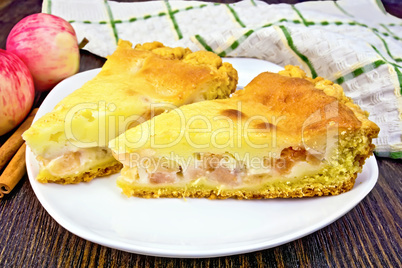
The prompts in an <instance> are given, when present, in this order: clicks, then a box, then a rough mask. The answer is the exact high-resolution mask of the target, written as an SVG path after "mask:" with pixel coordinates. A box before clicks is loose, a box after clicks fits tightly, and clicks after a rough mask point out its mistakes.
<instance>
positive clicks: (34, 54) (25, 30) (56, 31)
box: [7, 13, 80, 91]
mask: <svg viewBox="0 0 402 268" xmlns="http://www.w3.org/2000/svg"><path fill="white" fill-rule="evenodd" d="M7 51H9V52H12V53H14V54H15V55H17V56H18V57H20V59H22V61H23V62H24V63H25V64H26V65H27V66H28V69H29V71H30V72H31V74H32V77H33V79H34V83H35V88H36V90H38V91H46V90H50V89H52V87H53V86H54V85H56V84H57V83H58V82H60V81H61V80H63V79H64V78H66V77H69V76H71V75H73V74H75V73H76V72H77V71H78V68H79V61H80V60H79V49H78V43H77V36H76V35H75V31H74V29H73V27H72V26H71V24H70V23H68V22H67V21H65V20H64V19H62V18H59V17H56V16H53V15H49V14H45V13H38V14H33V15H30V16H28V17H25V18H24V19H22V20H21V21H19V22H18V23H17V24H16V25H15V26H14V28H13V29H12V30H11V32H10V34H9V35H8V38H7Z"/></svg>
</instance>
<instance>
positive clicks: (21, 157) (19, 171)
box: [0, 143, 26, 194]
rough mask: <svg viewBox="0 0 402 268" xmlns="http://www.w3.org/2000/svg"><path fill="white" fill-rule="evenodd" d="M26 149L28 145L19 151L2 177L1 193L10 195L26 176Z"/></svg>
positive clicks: (0, 183)
mask: <svg viewBox="0 0 402 268" xmlns="http://www.w3.org/2000/svg"><path fill="white" fill-rule="evenodd" d="M25 149H26V144H25V143H24V144H22V146H21V147H20V148H19V149H18V151H17V153H16V154H15V156H14V157H13V158H12V159H11V161H10V163H8V165H7V167H6V168H5V169H4V171H3V174H1V176H0V193H1V194H8V193H10V192H11V190H12V189H14V187H15V185H17V183H18V182H19V181H20V180H21V178H22V177H23V176H24V175H25V172H26V168H25Z"/></svg>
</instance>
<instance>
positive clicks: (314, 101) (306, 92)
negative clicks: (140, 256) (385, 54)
mask: <svg viewBox="0 0 402 268" xmlns="http://www.w3.org/2000/svg"><path fill="white" fill-rule="evenodd" d="M239 101H240V102H241V103H242V108H243V109H242V110H241V111H240V110H236V105H235V104H236V102H239ZM333 103H335V104H336V105H335V106H331V105H332V104H333ZM328 107H329V108H328ZM334 107H335V112H336V115H335V116H328V118H327V117H326V114H325V113H326V112H328V114H331V109H334ZM180 110H181V112H183V114H185V115H186V117H189V118H191V116H194V115H196V114H202V115H204V116H207V117H208V116H209V117H208V118H213V116H214V115H219V116H225V117H227V118H230V119H231V120H232V121H233V122H235V123H236V122H243V121H245V120H247V119H248V118H250V117H252V116H254V115H259V114H262V113H265V114H264V115H266V118H269V117H270V116H271V115H274V116H281V115H285V116H286V117H287V119H288V120H284V121H282V122H279V123H278V124H273V123H271V122H259V123H258V124H256V125H255V126H254V128H255V129H260V128H261V129H264V128H267V129H271V130H272V129H273V128H275V130H276V134H277V138H278V139H277V144H276V145H277V146H276V148H272V151H273V150H277V151H275V152H276V153H278V152H279V153H280V152H281V151H282V150H283V149H284V148H288V147H289V146H290V147H289V148H292V146H299V145H300V144H301V140H302V139H303V138H304V139H306V140H307V141H309V140H310V141H312V142H315V143H314V144H318V145H320V144H324V146H325V139H326V137H327V136H326V135H327V131H328V126H331V125H333V124H336V126H337V128H336V131H339V132H337V133H339V136H340V137H339V140H338V142H337V148H336V150H338V151H337V159H335V160H333V159H329V160H328V159H327V160H326V161H328V164H327V165H326V166H323V167H322V169H320V170H318V171H317V172H318V173H316V174H310V175H303V176H302V177H292V178H288V179H284V180H283V181H282V182H275V178H274V182H272V183H271V182H270V176H266V177H263V185H258V184H257V185H256V184H254V185H252V186H250V187H248V186H246V187H242V186H239V187H232V188H231V187H220V186H216V185H205V184H202V185H196V186H194V185H193V183H192V181H190V182H189V183H188V184H186V185H180V183H178V185H175V184H172V185H169V184H160V185H155V184H148V185H147V184H146V183H143V182H142V183H138V182H136V181H135V179H134V180H131V181H130V178H129V177H125V175H123V176H121V177H120V178H119V179H118V182H117V183H118V185H119V187H120V188H122V190H123V193H124V194H126V195H127V196H138V197H146V198H158V197H206V198H212V199H225V198H238V199H259V198H296V197H312V196H323V195H337V194H340V193H343V192H346V191H349V190H350V189H352V188H353V185H354V183H355V179H356V177H357V174H358V173H359V172H361V170H362V167H363V165H364V163H365V160H366V159H367V158H368V157H369V156H370V155H372V152H373V150H374V145H373V144H372V139H373V138H376V137H377V135H378V132H379V128H378V126H377V125H376V124H375V123H373V122H371V121H370V120H369V119H368V113H367V112H365V111H363V110H361V108H360V107H359V106H358V105H356V104H354V103H353V101H352V100H351V99H350V98H348V97H347V96H345V94H344V92H343V90H342V87H340V86H339V85H337V84H334V83H333V82H331V81H329V80H325V79H323V78H321V77H317V78H315V79H312V78H309V77H307V76H306V74H305V73H304V72H303V71H302V70H301V69H300V68H298V67H295V66H286V67H285V70H284V71H281V72H279V75H278V74H273V73H268V72H266V73H262V74H260V75H258V76H257V77H256V78H255V79H254V80H253V81H252V82H250V84H249V85H247V86H246V87H245V89H244V90H240V91H237V92H236V93H235V94H233V96H232V97H231V98H230V99H226V100H213V101H205V102H200V103H195V104H191V105H186V106H183V107H181V108H180ZM317 110H320V111H321V113H319V114H318V115H319V116H322V117H323V118H324V119H323V120H319V121H317V122H315V123H312V124H309V125H308V126H307V127H306V128H304V129H303V127H304V125H302V123H303V122H305V121H306V120H307V119H308V118H309V116H311V114H313V113H314V112H315V111H317ZM175 120H176V119H175V118H174V115H170V113H167V114H162V115H160V116H158V117H156V118H154V119H152V121H153V124H154V126H156V128H155V132H154V133H153V138H154V139H155V140H156V143H157V144H163V142H167V143H168V142H170V139H172V134H175V133H176V132H177V133H181V132H182V131H186V129H184V130H183V129H182V128H181V127H180V126H179V125H177V126H176V125H175ZM162 122H163V123H164V124H161V125H163V126H164V128H163V129H161V130H160V131H159V130H158V127H157V126H158V123H159V124H160V123H162ZM211 122H212V124H215V123H214V121H213V120H211ZM144 125H145V129H147V126H146V124H144ZM166 125H169V131H168V133H169V135H166V134H165V129H166V127H165V126H166ZM219 127H221V128H222V127H224V126H222V125H219V124H217V123H216V124H215V125H212V129H217V128H219ZM143 129H144V127H143V128H142V129H141V130H143ZM302 130H303V131H304V132H303V134H304V136H303V137H302V134H301V132H302ZM271 132H272V131H271ZM271 132H270V131H268V132H267V131H266V132H264V133H262V132H261V133H257V134H255V135H254V134H251V137H253V138H254V140H255V141H259V140H264V139H270V138H271V136H270V135H273V134H271ZM141 133H142V132H141ZM141 133H140V132H139V131H138V130H137V129H136V128H134V129H131V130H129V131H128V132H126V133H125V135H126V137H127V136H128V137H130V138H131V139H133V140H134V139H135V138H136V137H137V136H136V135H138V134H141ZM189 135H191V133H190V134H189ZM208 135H209V136H208ZM252 135H254V136H252ZM173 136H174V135H173ZM234 136H236V133H235V134H234ZM261 137H262V138H261ZM158 138H159V140H158ZM242 138H244V137H242ZM118 139H120V142H119V144H120V146H121V147H120V148H119V150H124V151H125V152H126V153H127V152H128V153H136V152H141V150H147V149H152V147H151V145H150V144H149V143H146V144H144V145H143V146H142V147H134V148H130V147H124V146H125V141H124V137H121V136H120V137H118ZM208 140H211V136H210V134H209V133H204V134H202V135H198V136H197V141H199V143H200V144H204V142H205V141H208ZM225 142H226V140H223V139H221V140H220V141H219V142H217V143H218V144H224V143H225ZM177 144H178V145H177V146H176V147H171V148H168V149H166V150H165V151H163V149H158V150H155V154H157V155H158V157H168V154H167V152H168V151H169V150H170V151H175V152H176V153H178V154H180V155H181V156H183V155H186V154H187V155H189V153H188V152H189V151H191V147H189V146H188V145H187V143H185V142H183V143H180V142H179V143H177ZM242 144H245V143H242ZM235 146H236V144H235ZM318 147H319V146H318ZM225 150H227V151H228V152H229V153H234V152H239V151H241V152H248V153H252V154H254V155H255V156H261V150H254V149H253V148H251V147H238V148H235V149H233V148H225V149H222V150H218V149H217V148H213V147H211V148H207V149H205V151H204V152H208V153H213V154H221V153H224V152H225ZM236 150H237V151H236ZM265 153H266V152H265Z"/></svg>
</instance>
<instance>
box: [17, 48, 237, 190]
mask: <svg viewBox="0 0 402 268" xmlns="http://www.w3.org/2000/svg"><path fill="white" fill-rule="evenodd" d="M237 80H238V77H237V72H236V70H235V69H234V68H233V67H232V66H231V64H229V63H223V62H222V60H221V58H220V57H219V56H217V55H216V54H214V53H212V52H191V51H190V50H189V49H186V48H180V47H176V48H170V47H165V46H164V45H163V44H161V43H159V42H153V43H146V44H143V45H137V46H136V47H135V48H132V44H131V43H130V42H128V41H123V40H120V41H119V43H118V47H117V49H116V51H115V52H114V53H113V54H112V55H110V56H108V57H107V61H106V63H105V64H104V66H103V67H102V70H101V71H100V73H99V74H98V75H97V76H96V77H95V78H94V79H92V80H90V81H88V82H87V83H86V84H84V85H83V86H82V87H81V88H79V89H77V90H75V91H74V92H73V93H72V94H70V95H69V96H67V97H66V98H64V99H63V100H62V101H61V102H60V103H58V104H57V105H56V107H55V108H54V110H53V111H51V112H50V113H48V114H46V115H45V116H43V117H42V118H40V119H39V120H37V121H36V122H35V123H34V124H33V125H32V126H31V128H30V129H29V130H27V131H26V132H25V133H24V134H23V138H24V139H25V141H26V143H27V145H28V146H29V147H30V148H31V150H32V152H33V153H34V154H35V156H36V157H37V159H38V160H39V162H40V165H41V170H40V174H39V178H41V181H43V182H50V181H52V182H58V181H62V182H63V183H75V182H77V181H79V180H82V181H85V180H87V179H88V178H89V177H91V178H92V177H94V176H95V175H99V174H97V173H96V172H95V173H94V174H92V173H90V175H85V176H84V175H83V177H82V178H81V179H80V178H78V177H77V176H78V175H77V174H87V173H86V172H87V170H89V169H91V168H94V167H97V166H99V165H104V164H105V163H112V162H113V161H114V158H113V156H112V154H111V152H110V150H108V149H107V144H108V142H109V140H110V139H113V138H115V137H116V136H117V135H119V134H121V133H123V132H124V131H125V130H126V129H127V128H130V127H133V126H135V125H138V124H140V123H142V122H144V121H146V120H148V119H149V118H151V117H152V116H154V115H156V114H159V113H162V112H164V111H165V110H171V109H174V108H176V107H178V106H181V105H183V104H188V103H193V102H197V101H201V100H207V99H217V98H218V99H219V98H227V97H228V96H229V95H230V94H231V93H232V92H233V91H234V90H235V89H236V84H237ZM94 157H95V158H96V159H95V160H94V159H90V158H94ZM61 169H63V170H61ZM60 170H61V171H60ZM114 171H117V170H114ZM49 174H52V175H49Z"/></svg>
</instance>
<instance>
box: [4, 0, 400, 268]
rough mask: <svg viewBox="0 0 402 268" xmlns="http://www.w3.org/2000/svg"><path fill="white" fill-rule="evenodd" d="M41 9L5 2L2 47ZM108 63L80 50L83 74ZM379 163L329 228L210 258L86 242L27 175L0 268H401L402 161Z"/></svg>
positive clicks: (37, 4)
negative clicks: (368, 184) (367, 186)
mask: <svg viewBox="0 0 402 268" xmlns="http://www.w3.org/2000/svg"><path fill="white" fill-rule="evenodd" d="M221 2H228V1H221ZM231 2H233V1H231ZM274 2H279V1H274ZM292 2H295V1H292ZM40 10H41V1H40V0H27V1H17V0H14V1H12V0H3V1H1V3H0V48H2V49H4V48H5V42H6V38H7V34H8V32H9V31H10V30H11V28H12V26H13V25H14V24H15V23H16V22H17V21H18V20H20V19H22V18H23V17H25V16H26V15H29V14H32V13H35V12H40ZM103 63H104V59H102V58H99V57H96V56H94V55H92V54H90V53H88V52H84V51H82V54H81V67H80V71H83V70H88V69H92V68H96V67H100V66H102V64H103ZM9 135H10V134H9ZM9 135H5V136H2V137H0V144H2V143H3V142H4V141H5V140H6V139H7V137H8V136H9ZM377 161H378V165H379V170H380V176H379V178H378V183H377V185H376V186H375V187H374V189H373V190H372V191H371V192H370V194H368V196H367V197H366V198H364V199H363V201H362V202H360V203H359V204H358V205H357V206H356V207H355V208H353V209H352V210H351V211H350V212H349V213H347V214H346V215H345V216H343V217H342V218H340V219H339V220H337V221H335V222H334V223H332V224H330V225H329V226H327V227H325V228H323V229H321V230H319V231H317V232H315V233H313V234H311V235H308V236H306V237H304V238H301V239H298V240H296V241H293V242H290V243H287V244H284V245H282V246H278V247H275V248H271V249H267V250H262V251H258V252H253V253H248V254H241V255H234V256H228V257H219V258H207V259H174V258H161V257H150V256H143V255H137V254H132V253H127V252H123V251H119V250H116V249H111V248H107V247H104V246H100V245H97V244H94V243H92V242H89V241H86V240H84V239H81V238H80V237H77V236H75V235H73V234H72V233H70V232H68V231H67V230H65V229H64V228H63V227H61V226H60V225H59V224H58V223H57V222H56V221H55V220H53V218H51V217H50V216H49V214H48V213H47V212H46V211H45V210H44V208H43V207H42V206H41V204H40V203H39V201H38V199H37V198H36V196H35V194H34V192H33V190H32V188H31V185H30V183H29V181H28V178H27V177H26V176H25V177H24V178H23V180H22V181H21V182H20V183H19V184H18V185H17V186H16V188H15V189H14V190H13V192H12V194H10V195H7V196H6V197H4V198H3V199H2V200H1V201H0V267H402V250H401V245H402V237H401V236H402V226H401V224H402V222H401V218H402V207H401V200H402V199H401V193H402V161H401V160H391V159H381V158H377Z"/></svg>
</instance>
